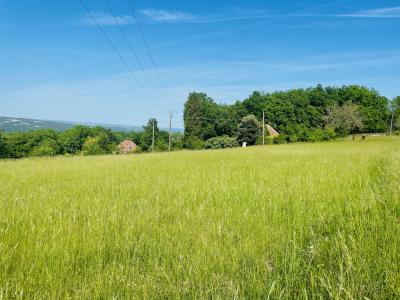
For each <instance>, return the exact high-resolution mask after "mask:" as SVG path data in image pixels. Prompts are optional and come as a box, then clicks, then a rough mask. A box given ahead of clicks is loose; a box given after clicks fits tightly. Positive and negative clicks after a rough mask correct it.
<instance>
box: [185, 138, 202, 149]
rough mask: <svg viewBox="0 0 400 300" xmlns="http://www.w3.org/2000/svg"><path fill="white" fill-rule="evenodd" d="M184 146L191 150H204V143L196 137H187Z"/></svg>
mask: <svg viewBox="0 0 400 300" xmlns="http://www.w3.org/2000/svg"><path fill="white" fill-rule="evenodd" d="M185 146H186V148H188V149H191V150H199V149H203V148H204V141H203V140H201V139H200V138H198V137H194V136H191V137H188V138H186V139H185Z"/></svg>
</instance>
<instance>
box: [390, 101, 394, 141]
mask: <svg viewBox="0 0 400 300" xmlns="http://www.w3.org/2000/svg"><path fill="white" fill-rule="evenodd" d="M393 119H394V107H392V120H391V121H390V135H392V134H393Z"/></svg>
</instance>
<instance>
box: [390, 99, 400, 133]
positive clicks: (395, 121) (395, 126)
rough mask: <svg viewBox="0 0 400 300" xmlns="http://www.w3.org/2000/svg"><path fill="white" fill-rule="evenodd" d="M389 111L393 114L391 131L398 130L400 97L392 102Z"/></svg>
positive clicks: (399, 128)
mask: <svg viewBox="0 0 400 300" xmlns="http://www.w3.org/2000/svg"><path fill="white" fill-rule="evenodd" d="M391 111H392V112H393V129H394V130H400V96H398V97H396V98H394V99H393V100H392V102H391Z"/></svg>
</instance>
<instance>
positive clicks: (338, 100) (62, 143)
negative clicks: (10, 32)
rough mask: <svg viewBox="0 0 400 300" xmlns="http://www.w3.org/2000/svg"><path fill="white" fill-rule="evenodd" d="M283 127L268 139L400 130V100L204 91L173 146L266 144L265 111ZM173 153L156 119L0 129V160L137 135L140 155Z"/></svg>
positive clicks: (110, 146)
mask: <svg viewBox="0 0 400 300" xmlns="http://www.w3.org/2000/svg"><path fill="white" fill-rule="evenodd" d="M263 112H264V113H265V123H266V124H268V125H271V126H272V127H273V128H275V129H277V130H278V132H279V133H280V135H279V136H277V137H273V138H271V137H268V136H265V137H264V140H265V141H266V142H267V143H291V142H298V141H323V140H330V139H334V138H336V137H338V136H347V135H349V134H363V133H384V132H388V130H389V128H390V127H391V126H392V128H393V131H394V132H395V133H397V134H399V131H400V97H397V98H395V99H393V100H392V101H390V100H389V99H387V98H386V97H383V96H381V95H380V94H379V93H378V92H377V91H376V90H374V89H368V88H366V87H362V86H356V85H352V86H343V87H323V86H321V85H318V86H317V87H315V88H308V89H294V90H289V91H277V92H273V93H263V92H254V93H253V94H251V95H250V96H249V97H248V98H247V99H245V100H243V101H236V102H235V103H234V104H232V105H227V104H218V103H216V102H215V101H214V100H213V99H212V98H210V97H209V96H207V94H205V93H191V94H190V95H189V97H188V99H187V101H186V103H185V106H184V127H185V128H184V134H181V133H179V132H177V133H174V136H173V144H172V145H173V150H179V149H183V148H187V149H204V148H206V149H217V148H229V147H237V146H239V145H241V144H242V143H243V142H246V143H247V144H248V145H254V144H260V143H261V141H262V139H263V137H262V124H261V121H262V116H263ZM153 124H154V140H155V141H154V148H155V149H154V150H155V151H167V150H168V143H169V133H168V132H167V131H164V130H160V129H159V127H158V124H157V120H156V119H150V120H149V121H148V123H147V124H146V125H145V126H143V130H142V131H132V132H116V131H112V130H110V129H106V128H102V127H88V126H81V125H79V126H75V127H73V128H70V129H68V130H65V131H62V132H57V131H54V130H50V129H49V130H36V131H29V132H16V133H5V132H0V158H23V157H28V156H54V155H75V154H83V155H102V154H110V153H117V152H118V147H117V146H118V144H119V143H120V142H121V141H123V140H125V139H130V140H132V141H134V142H135V143H136V144H137V145H138V146H139V147H138V149H137V152H148V151H152V150H153V149H152V143H153Z"/></svg>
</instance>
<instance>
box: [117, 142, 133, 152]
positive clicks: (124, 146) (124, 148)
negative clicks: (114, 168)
mask: <svg viewBox="0 0 400 300" xmlns="http://www.w3.org/2000/svg"><path fill="white" fill-rule="evenodd" d="M137 147H138V146H137V145H136V144H135V143H134V142H133V141H131V140H125V141H123V142H122V143H121V144H119V146H118V149H119V152H120V153H123V154H127V153H132V152H134V151H135V150H136V148H137Z"/></svg>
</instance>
